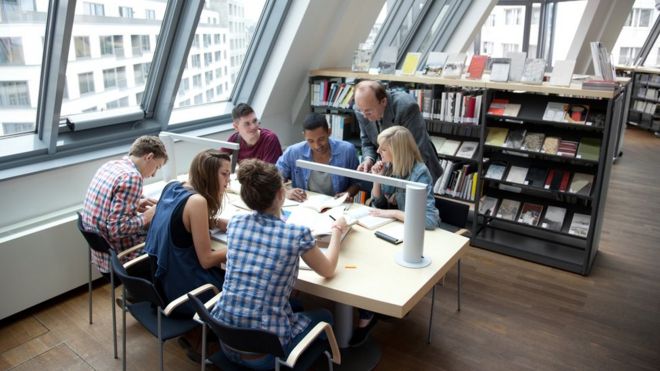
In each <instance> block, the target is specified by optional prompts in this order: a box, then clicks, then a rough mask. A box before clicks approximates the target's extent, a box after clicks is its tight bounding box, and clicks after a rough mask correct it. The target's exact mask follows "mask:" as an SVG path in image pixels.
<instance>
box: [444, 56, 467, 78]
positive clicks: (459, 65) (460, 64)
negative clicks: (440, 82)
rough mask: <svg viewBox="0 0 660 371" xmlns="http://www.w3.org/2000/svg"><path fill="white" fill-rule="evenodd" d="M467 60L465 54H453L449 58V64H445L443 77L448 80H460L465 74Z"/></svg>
mask: <svg viewBox="0 0 660 371" xmlns="http://www.w3.org/2000/svg"><path fill="white" fill-rule="evenodd" d="M465 58H466V55H465V54H464V53H459V54H451V55H450V56H449V58H447V63H445V68H444V69H443V70H442V77H444V78H447V79H460V78H461V74H463V68H465Z"/></svg>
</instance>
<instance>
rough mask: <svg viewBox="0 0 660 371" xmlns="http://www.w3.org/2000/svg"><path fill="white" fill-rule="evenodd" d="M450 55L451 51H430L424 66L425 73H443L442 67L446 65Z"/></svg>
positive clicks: (436, 74)
mask: <svg viewBox="0 0 660 371" xmlns="http://www.w3.org/2000/svg"><path fill="white" fill-rule="evenodd" d="M448 57H449V53H445V52H429V56H428V57H427V58H426V65H425V66H424V74H425V75H429V76H440V75H442V69H443V68H444V67H445V63H447V58H448Z"/></svg>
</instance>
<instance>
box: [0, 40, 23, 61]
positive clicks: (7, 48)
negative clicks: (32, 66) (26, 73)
mask: <svg viewBox="0 0 660 371" xmlns="http://www.w3.org/2000/svg"><path fill="white" fill-rule="evenodd" d="M0 64H25V58H24V57H23V41H22V40H21V38H20V37H0Z"/></svg>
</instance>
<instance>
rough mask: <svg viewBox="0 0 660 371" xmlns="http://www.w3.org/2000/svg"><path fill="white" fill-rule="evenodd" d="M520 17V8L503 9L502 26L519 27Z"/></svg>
mask: <svg viewBox="0 0 660 371" xmlns="http://www.w3.org/2000/svg"><path fill="white" fill-rule="evenodd" d="M521 15H522V9H520V8H511V9H504V24H505V25H507V26H518V25H520V21H521V18H522V17H521Z"/></svg>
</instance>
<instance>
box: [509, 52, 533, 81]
mask: <svg viewBox="0 0 660 371" xmlns="http://www.w3.org/2000/svg"><path fill="white" fill-rule="evenodd" d="M504 56H505V57H507V58H509V59H510V60H511V66H510V67H509V81H513V82H520V79H521V78H522V74H523V69H524V68H525V59H526V58H527V52H507V53H506V54H505V55H504Z"/></svg>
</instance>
